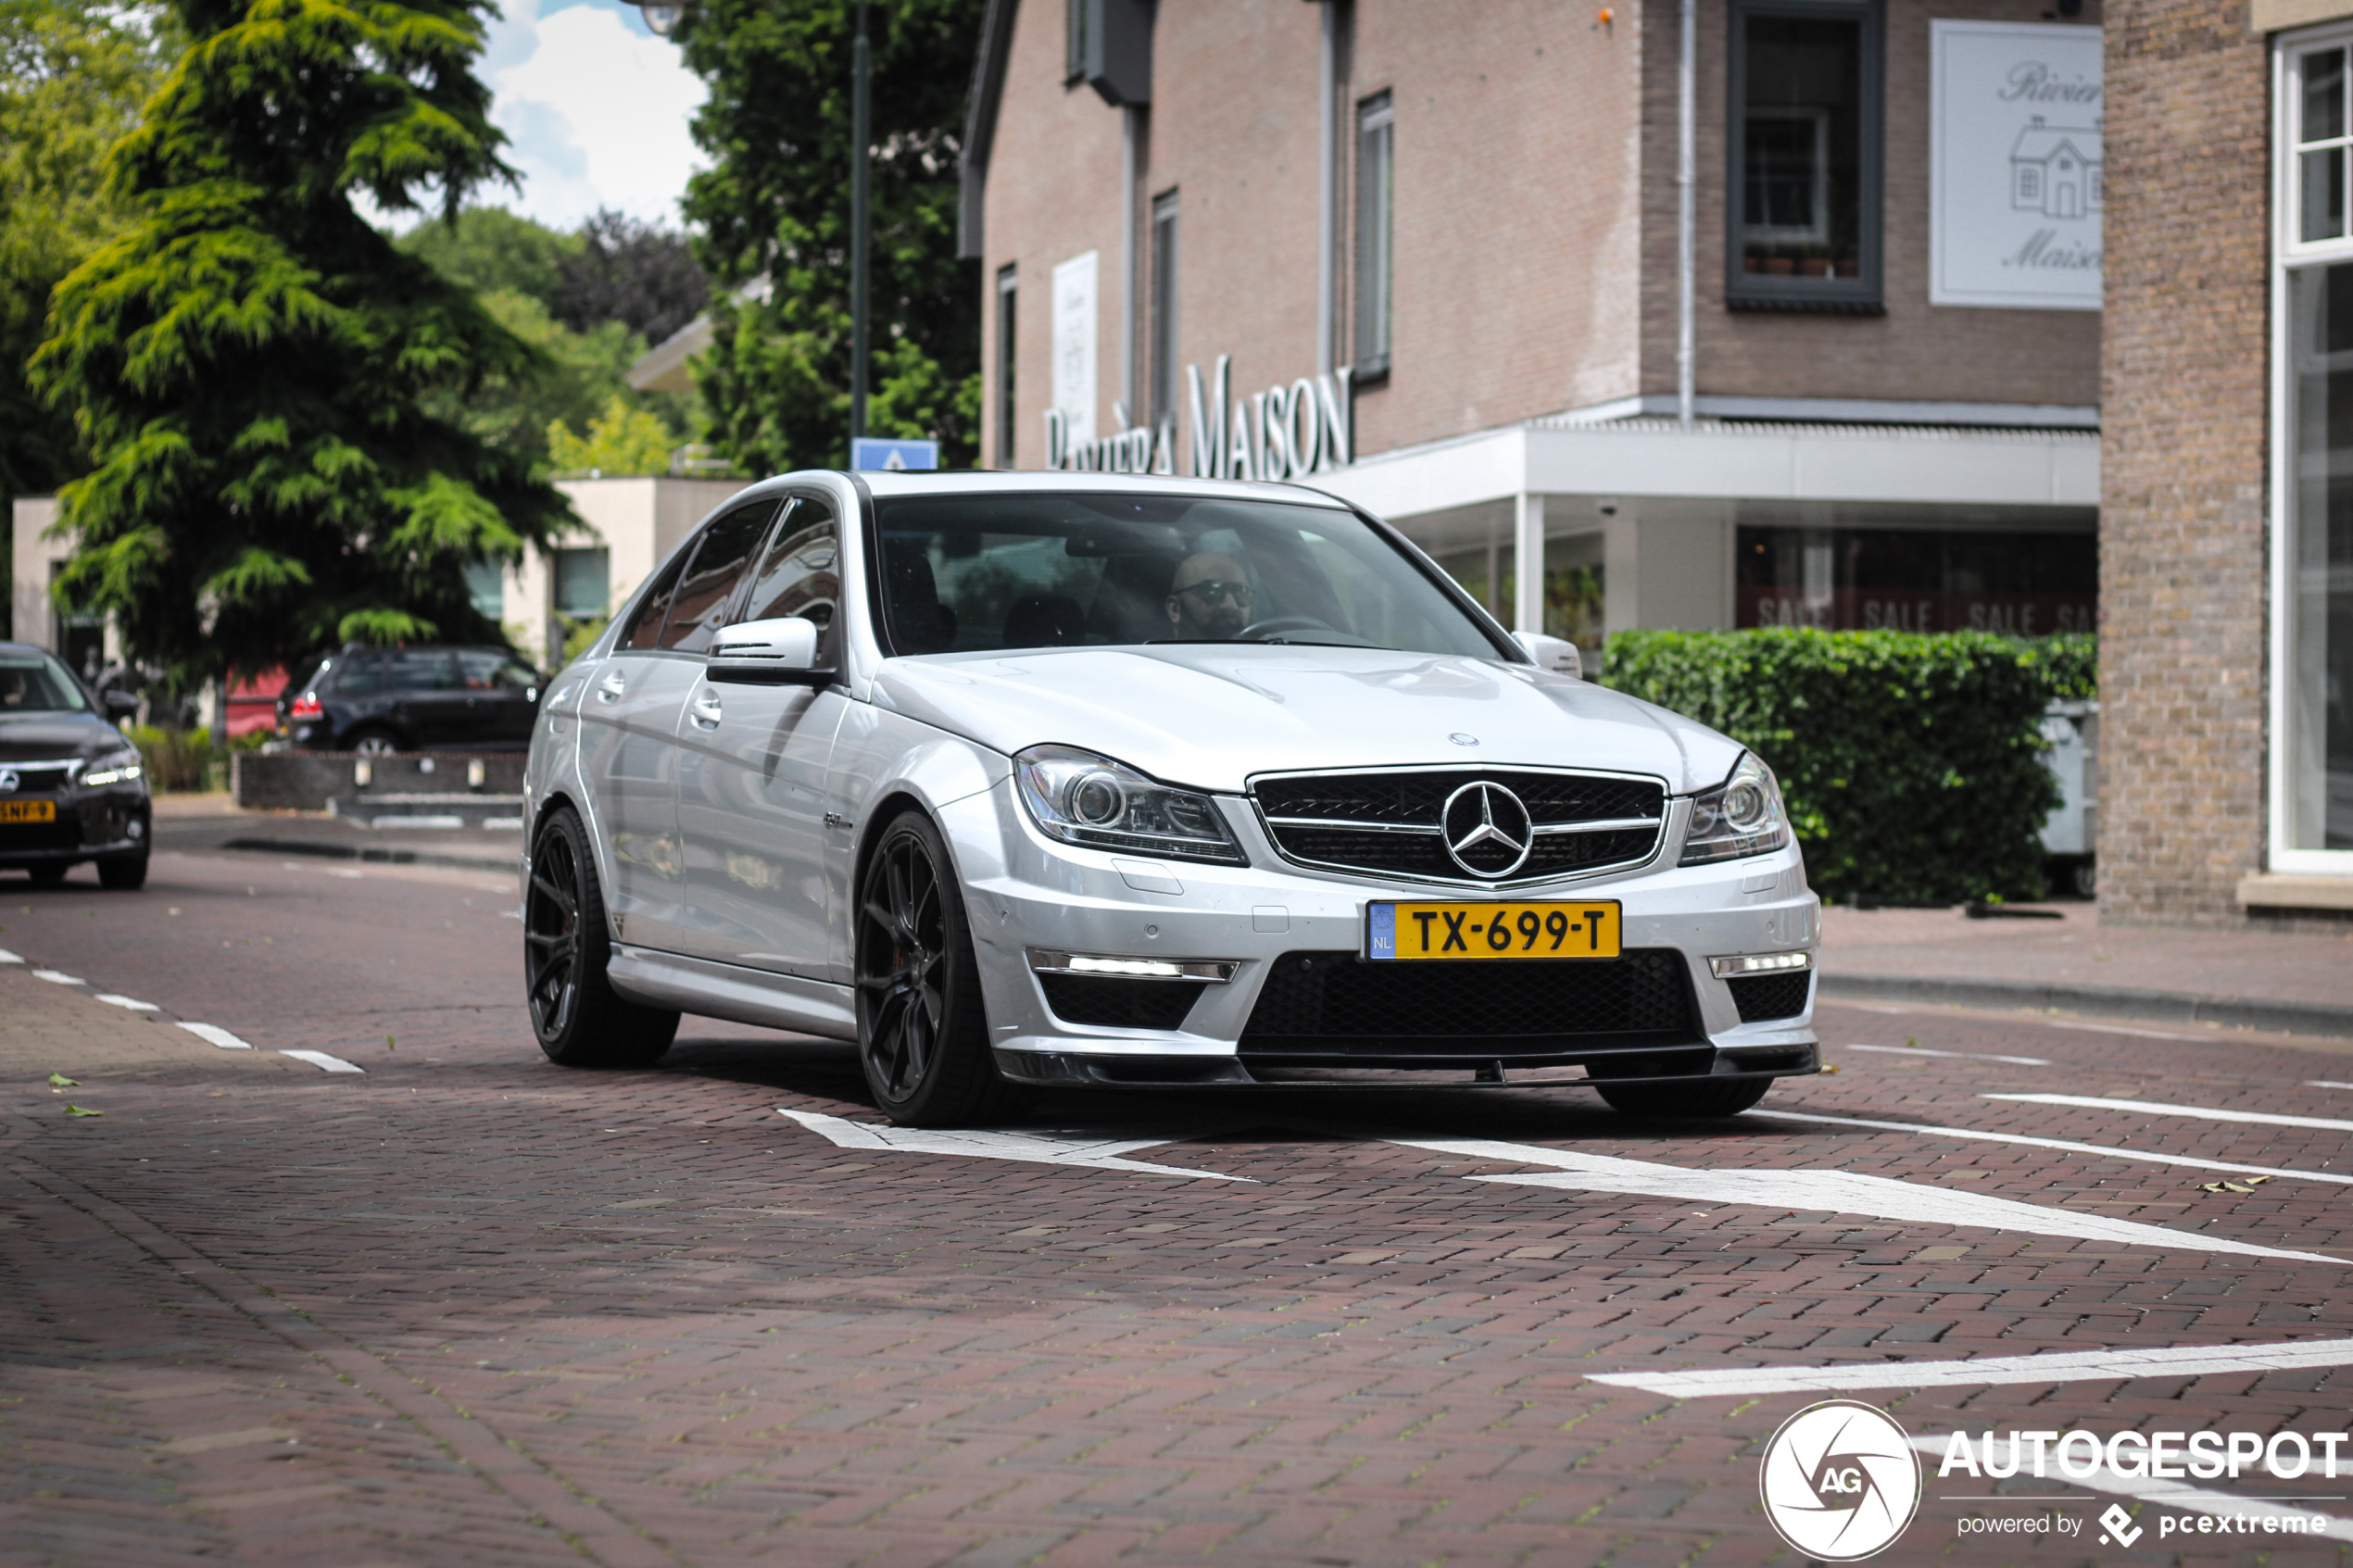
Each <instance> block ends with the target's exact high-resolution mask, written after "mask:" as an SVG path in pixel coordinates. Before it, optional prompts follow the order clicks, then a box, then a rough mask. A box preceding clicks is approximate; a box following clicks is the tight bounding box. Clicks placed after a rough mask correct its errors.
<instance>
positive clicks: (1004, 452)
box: [997, 266, 1021, 469]
mask: <svg viewBox="0 0 2353 1568" xmlns="http://www.w3.org/2000/svg"><path fill="white" fill-rule="evenodd" d="M1018 282H1019V278H1018V275H1017V274H1016V273H1015V272H1014V270H1013V268H1012V267H1010V266H1007V267H1000V268H999V269H998V270H997V466H998V467H999V468H1000V469H1009V468H1012V467H1013V366H1014V365H1015V364H1016V363H1017V362H1018V361H1017V360H1016V358H1015V357H1014V349H1015V348H1016V347H1017V346H1018V345H1019V339H1017V338H1016V337H1015V336H1014V335H1013V317H1014V307H1015V306H1016V305H1018V304H1019V303H1020V298H1021V292H1020V289H1019V288H1018V286H1017V284H1018Z"/></svg>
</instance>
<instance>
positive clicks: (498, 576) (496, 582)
mask: <svg viewBox="0 0 2353 1568" xmlns="http://www.w3.org/2000/svg"><path fill="white" fill-rule="evenodd" d="M466 596H467V597H469V598H471V599H472V601H473V607H474V613H475V614H476V615H479V616H482V617H484V618H485V619H486V620H490V621H496V620H497V619H498V618H499V617H500V616H502V615H504V614H506V613H507V571H506V568H504V567H502V566H500V565H499V564H498V563H497V561H495V560H477V561H468V562H467V563H466Z"/></svg>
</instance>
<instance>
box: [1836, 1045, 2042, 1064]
mask: <svg viewBox="0 0 2353 1568" xmlns="http://www.w3.org/2000/svg"><path fill="white" fill-rule="evenodd" d="M1846 1048H1847V1049H1848V1050H1850V1051H1884V1052H1886V1053H1887V1054H1888V1055H1889V1056H1949V1057H1956V1058H1957V1059H1959V1060H1962V1061H2014V1062H2016V1063H2018V1064H2019V1065H2020V1067H2048V1066H2049V1065H2050V1062H2049V1060H2046V1059H2045V1058H2043V1057H2039V1056H1996V1055H1994V1054H1993V1053H1992V1052H1990V1051H1932V1050H1931V1049H1929V1048H1928V1047H1926V1046H1849V1047H1846Z"/></svg>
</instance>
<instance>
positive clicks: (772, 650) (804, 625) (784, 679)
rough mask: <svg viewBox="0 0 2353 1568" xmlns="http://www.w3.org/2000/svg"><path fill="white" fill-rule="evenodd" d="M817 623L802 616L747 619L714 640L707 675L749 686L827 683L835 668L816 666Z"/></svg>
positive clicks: (706, 669)
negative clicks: (823, 668) (759, 619)
mask: <svg viewBox="0 0 2353 1568" xmlns="http://www.w3.org/2000/svg"><path fill="white" fill-rule="evenodd" d="M816 663H817V623H816V622H815V621H803V620H801V619H800V618H799V616H797V615H796V616H786V617H785V618H783V619H781V620H776V621H744V622H743V623H742V624H741V625H736V626H728V627H724V628H723V629H722V630H721V631H720V633H719V635H718V636H717V637H715V638H713V639H712V640H711V662H710V664H709V665H708V666H706V667H705V668H704V670H703V675H704V677H705V678H706V679H708V680H711V681H726V682H731V683H733V684H736V685H746V686H826V685H831V684H833V680H834V672H833V671H830V670H819V669H817V668H815V666H816Z"/></svg>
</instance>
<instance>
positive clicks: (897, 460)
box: [849, 435, 939, 473]
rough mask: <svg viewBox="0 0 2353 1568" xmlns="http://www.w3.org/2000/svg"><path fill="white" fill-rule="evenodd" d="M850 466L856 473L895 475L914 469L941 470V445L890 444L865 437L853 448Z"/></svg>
mask: <svg viewBox="0 0 2353 1568" xmlns="http://www.w3.org/2000/svg"><path fill="white" fill-rule="evenodd" d="M849 466H850V467H851V468H853V469H883V470H887V471H889V472H892V473H905V472H906V471H907V470H910V469H936V468H937V467H938V466H939V443H938V442H937V441H887V440H885V439H883V438H882V437H880V436H873V435H862V436H860V437H859V438H858V439H857V440H855V441H853V442H851V443H850V444H849Z"/></svg>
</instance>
